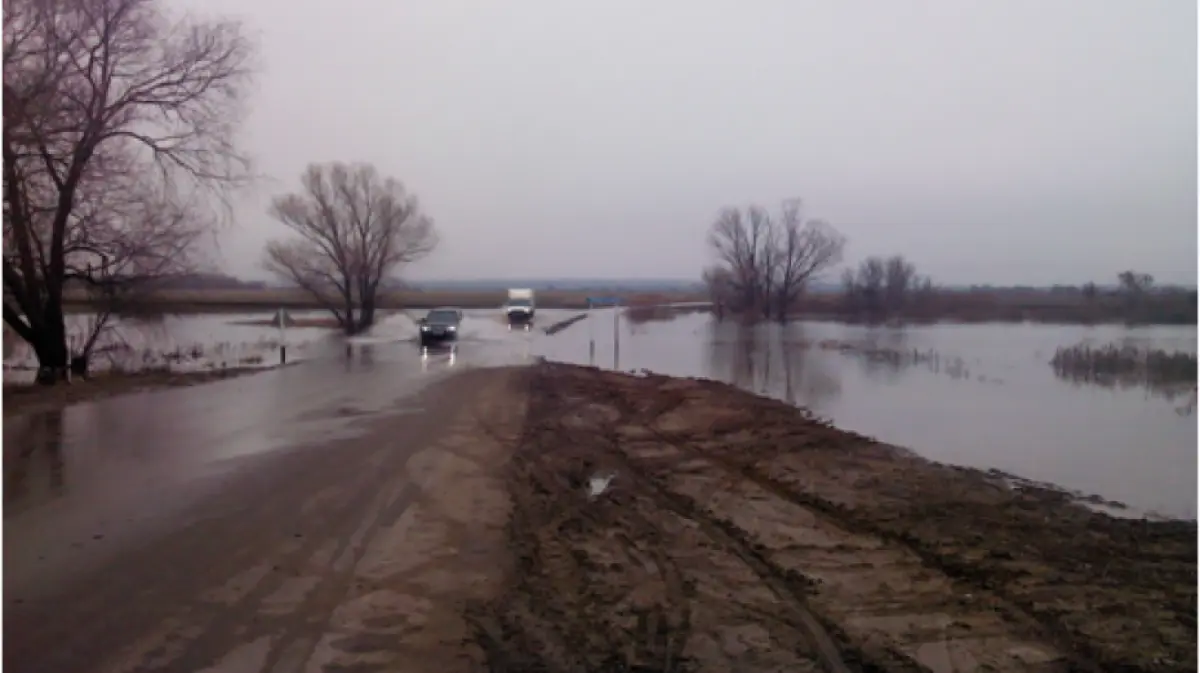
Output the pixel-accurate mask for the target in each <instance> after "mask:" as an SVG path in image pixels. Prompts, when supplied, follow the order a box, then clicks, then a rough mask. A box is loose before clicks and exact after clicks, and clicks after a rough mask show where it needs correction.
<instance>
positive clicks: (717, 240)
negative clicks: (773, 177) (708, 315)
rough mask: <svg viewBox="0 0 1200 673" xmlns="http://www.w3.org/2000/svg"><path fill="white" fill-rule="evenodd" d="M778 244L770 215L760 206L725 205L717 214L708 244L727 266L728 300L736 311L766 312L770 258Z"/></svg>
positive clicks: (719, 262)
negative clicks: (740, 207) (776, 243)
mask: <svg viewBox="0 0 1200 673" xmlns="http://www.w3.org/2000/svg"><path fill="white" fill-rule="evenodd" d="M774 244H775V231H774V225H773V223H772V222H771V218H770V216H768V215H767V213H766V212H765V211H764V210H762V209H761V208H758V207H750V208H747V209H746V210H745V211H744V212H743V211H742V210H741V209H738V208H726V209H724V210H722V211H721V213H720V214H719V215H718V216H717V221H716V222H714V223H713V226H712V229H711V230H710V231H709V235H708V245H709V248H710V249H711V250H712V251H713V253H714V254H715V256H716V258H717V264H718V267H719V268H722V269H724V272H725V273H724V280H725V284H726V289H727V291H728V292H729V297H728V299H727V301H726V302H725V303H726V305H727V306H729V308H730V309H731V310H733V311H734V312H737V313H745V312H752V311H766V310H769V306H768V304H767V302H766V298H767V296H768V295H769V292H770V290H769V280H768V279H769V278H770V276H771V262H772V260H771V257H772V254H773V252H774V251H773V247H774Z"/></svg>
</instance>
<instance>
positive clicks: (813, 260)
mask: <svg viewBox="0 0 1200 673" xmlns="http://www.w3.org/2000/svg"><path fill="white" fill-rule="evenodd" d="M802 206H803V204H802V202H801V201H799V200H792V201H788V202H786V203H784V205H783V214H782V217H781V219H780V225H779V228H780V232H779V234H778V241H777V243H776V246H777V247H776V253H775V255H774V261H775V265H774V273H775V275H776V276H777V279H776V282H775V285H774V287H773V295H774V301H773V302H772V305H773V306H772V308H773V309H774V310H775V318H776V319H778V320H780V321H783V320H785V319H786V318H787V314H788V311H789V310H790V309H791V307H793V306H795V305H796V302H797V301H799V299H800V295H801V294H803V293H804V289H805V288H806V287H807V286H808V283H809V282H810V281H811V280H812V279H813V278H814V277H815V276H816V275H817V274H819V273H821V272H823V271H825V270H826V269H828V268H829V267H831V266H834V265H836V264H838V263H839V262H841V261H842V251H843V250H844V249H845V247H846V239H845V238H844V237H843V236H842V235H841V234H839V233H838V232H837V230H835V229H834V228H833V227H831V226H829V224H828V223H827V222H825V221H824V220H805V219H804V213H803V209H802Z"/></svg>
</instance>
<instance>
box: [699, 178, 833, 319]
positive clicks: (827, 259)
mask: <svg viewBox="0 0 1200 673" xmlns="http://www.w3.org/2000/svg"><path fill="white" fill-rule="evenodd" d="M708 244H709V248H710V249H711V250H712V252H713V253H714V256H715V257H716V262H717V264H716V266H715V267H713V268H711V269H709V270H708V271H707V272H706V274H705V281H706V282H707V283H708V284H709V287H710V290H712V291H713V292H714V293H715V292H717V291H719V292H720V294H721V296H722V297H723V299H722V301H721V302H720V303H721V305H722V306H725V307H727V308H729V309H730V310H731V311H733V312H736V313H740V314H742V315H751V314H755V315H758V316H760V317H762V318H771V317H775V318H778V319H780V320H783V319H785V318H786V316H787V312H788V310H789V309H790V308H791V307H792V306H794V304H795V302H796V300H797V299H798V298H799V296H800V295H801V294H802V293H803V290H804V287H805V286H806V285H807V283H808V282H809V281H810V280H812V279H813V278H814V277H815V276H816V275H817V274H819V273H820V272H821V271H823V270H825V269H827V268H828V267H830V266H832V265H834V264H836V263H837V262H838V261H839V260H840V258H841V254H842V249H843V247H844V245H845V240H844V239H843V238H842V236H841V235H840V234H838V233H837V232H836V231H835V230H834V229H833V228H832V227H831V226H829V225H828V224H826V223H824V222H822V221H819V220H809V221H805V220H804V219H803V217H802V216H801V208H800V201H798V200H793V201H788V202H785V204H784V206H783V212H782V215H781V217H780V219H779V220H778V221H776V220H774V219H772V218H771V216H770V214H769V213H768V212H767V211H766V210H765V209H763V208H760V207H758V206H751V207H749V208H746V209H744V210H741V209H737V208H726V209H724V210H722V211H721V213H720V214H719V215H718V217H717V220H716V222H714V223H713V225H712V228H711V229H710V231H709V236H708ZM718 280H719V285H718V284H715V281H718Z"/></svg>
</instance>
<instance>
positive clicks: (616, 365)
mask: <svg viewBox="0 0 1200 673" xmlns="http://www.w3.org/2000/svg"><path fill="white" fill-rule="evenodd" d="M620 363H621V298H620V297H614V298H613V371H616V370H617V369H620Z"/></svg>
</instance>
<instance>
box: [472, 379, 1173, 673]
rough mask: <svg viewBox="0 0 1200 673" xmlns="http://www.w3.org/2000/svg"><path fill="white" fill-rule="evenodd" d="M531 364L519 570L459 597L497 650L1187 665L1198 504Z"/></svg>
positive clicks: (729, 393) (687, 386) (503, 657)
mask: <svg viewBox="0 0 1200 673" xmlns="http://www.w3.org/2000/svg"><path fill="white" fill-rule="evenodd" d="M528 385H529V390H530V393H529V395H530V400H531V401H530V403H529V416H528V419H527V421H526V423H525V426H524V431H523V435H522V438H521V440H520V442H519V444H518V447H517V449H516V453H515V454H514V457H513V461H512V463H511V466H510V470H511V474H512V476H511V478H510V482H509V488H510V492H511V493H512V498H513V508H514V509H513V515H512V518H511V521H510V522H509V524H508V536H509V546H510V552H511V553H512V554H513V555H514V556H515V561H514V564H515V565H514V567H515V572H514V574H513V575H512V576H511V579H510V581H509V582H508V583H507V586H506V589H505V591H504V593H502V594H501V595H500V596H498V597H497V598H495V599H493V600H492V601H491V602H485V603H484V604H480V605H475V606H473V608H472V612H471V613H470V614H471V619H472V621H473V623H474V624H475V628H476V631H477V633H478V642H479V644H480V647H481V648H482V649H483V650H484V651H485V652H486V653H487V657H488V661H489V666H490V670H493V671H513V672H516V671H541V670H551V671H713V672H717V671H741V672H748V673H756V672H760V671H761V672H766V671H806V670H814V671H857V670H868V671H935V672H939V673H940V672H950V671H981V670H988V671H1014V672H1015V671H1068V670H1072V671H1073V670H1081V671H1101V670H1123V671H1177V670H1195V648H1196V630H1195V614H1196V613H1195V610H1196V559H1195V545H1196V527H1195V524H1194V523H1161V524H1152V523H1146V522H1131V521H1117V520H1114V519H1111V518H1108V517H1105V516H1102V515H1098V514H1093V513H1090V512H1088V511H1087V510H1085V509H1083V508H1082V507H1079V506H1078V505H1075V504H1072V503H1070V502H1068V501H1067V500H1066V499H1065V498H1063V497H1061V496H1060V495H1058V494H1055V493H1051V492H1046V491H1036V490H1031V489H1027V490H1024V491H1015V490H1012V489H1010V488H1008V487H1007V486H1005V485H1004V484H1002V483H1000V482H999V481H998V480H997V479H995V478H993V477H992V476H989V475H986V474H981V473H978V472H974V471H969V470H961V469H955V468H950V467H945V466H939V465H935V464H932V463H929V462H928V461H925V460H922V459H919V458H917V457H915V456H913V455H911V454H909V453H907V452H903V451H900V450H898V449H895V448H893V447H887V446H883V445H880V444H878V443H875V442H873V441H871V440H869V439H867V438H863V437H860V436H856V435H852V434H849V433H845V432H841V431H839V430H837V429H834V428H831V427H829V426H827V425H825V424H823V423H821V422H818V421H816V420H815V419H806V418H805V417H804V416H803V414H802V413H801V412H800V411H798V410H796V409H795V408H792V407H788V406H787V405H784V404H782V403H778V402H774V401H769V400H764V399H761V398H756V397H754V396H751V395H749V394H746V393H743V392H739V391H736V390H734V389H732V388H730V387H728V386H724V385H721V384H716V383H711V382H700V381H694V380H681V379H670V378H665V377H653V376H651V377H635V376H629V375H622V374H612V373H603V372H599V371H597V370H590V369H584V368H579V367H569V366H565V365H541V366H539V367H537V368H535V369H534V370H533V371H532V373H531V374H530V375H529V382H528ZM594 478H599V481H595V482H594V481H593V479H594ZM606 478H610V481H608V482H607V488H606V489H605V490H604V491H603V492H602V493H599V494H594V491H596V490H599V487H601V486H602V485H603V484H604V482H605V479H606ZM593 484H594V486H593Z"/></svg>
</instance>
